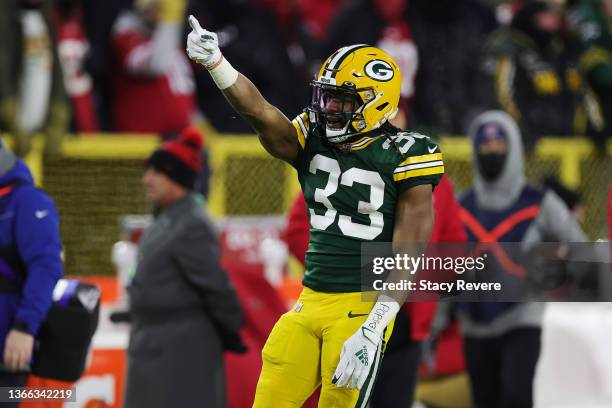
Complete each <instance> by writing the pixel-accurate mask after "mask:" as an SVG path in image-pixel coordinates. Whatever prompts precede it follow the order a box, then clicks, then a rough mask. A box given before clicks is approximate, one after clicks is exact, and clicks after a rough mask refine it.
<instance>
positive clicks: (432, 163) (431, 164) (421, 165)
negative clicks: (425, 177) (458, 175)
mask: <svg viewBox="0 0 612 408" xmlns="http://www.w3.org/2000/svg"><path fill="white" fill-rule="evenodd" d="M436 166H444V162H443V161H442V160H436V161H430V162H426V163H417V164H411V165H408V166H402V167H398V168H396V169H395V171H394V173H402V172H404V171H408V170H416V169H424V168H427V167H436Z"/></svg>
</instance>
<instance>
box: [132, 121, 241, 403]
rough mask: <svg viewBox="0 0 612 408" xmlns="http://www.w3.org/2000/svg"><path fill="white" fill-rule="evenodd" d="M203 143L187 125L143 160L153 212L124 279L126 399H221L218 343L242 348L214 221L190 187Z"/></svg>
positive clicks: (237, 313)
mask: <svg viewBox="0 0 612 408" xmlns="http://www.w3.org/2000/svg"><path fill="white" fill-rule="evenodd" d="M201 148H202V140H201V137H200V135H199V133H198V132H197V131H186V132H184V133H183V134H182V135H181V137H180V138H179V140H177V141H168V142H165V143H164V144H162V145H161V147H160V148H159V149H157V150H156V151H155V152H153V154H152V155H151V157H150V158H149V159H148V161H147V170H146V172H145V174H144V177H143V184H144V187H145V190H146V195H147V199H148V200H149V201H150V202H151V203H152V204H153V205H154V206H155V209H154V212H153V215H154V217H155V219H154V221H153V223H152V224H151V225H150V226H149V227H148V228H147V229H146V230H145V232H144V234H143V237H142V240H141V242H140V246H139V249H138V252H139V254H138V263H137V266H136V273H135V275H134V278H133V279H132V282H131V285H130V287H129V294H130V307H131V313H132V328H131V333H130V343H129V346H128V373H127V383H126V394H125V401H124V406H126V407H130V408H138V407H143V408H144V407H146V408H155V407H164V408H166V407H170V406H177V407H196V406H197V407H211V408H222V407H225V406H226V403H225V383H224V365H223V356H222V353H223V350H224V349H227V350H233V351H244V349H245V348H244V345H243V344H242V339H241V338H240V334H239V329H240V326H241V325H242V319H243V318H242V311H241V308H240V305H239V303H238V299H237V296H236V293H235V291H234V288H233V287H232V285H231V284H230V282H229V279H228V277H227V275H226V273H225V271H224V270H223V269H222V268H221V265H220V251H219V244H218V241H217V236H216V231H215V227H214V225H213V224H212V221H211V220H210V219H209V217H208V214H207V213H206V211H205V210H204V207H203V205H204V202H203V200H202V199H201V197H199V196H198V195H197V194H195V193H193V185H194V182H195V179H196V174H197V173H198V171H199V166H200V164H201V157H200V150H201Z"/></svg>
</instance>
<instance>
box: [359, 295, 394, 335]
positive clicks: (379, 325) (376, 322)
mask: <svg viewBox="0 0 612 408" xmlns="http://www.w3.org/2000/svg"><path fill="white" fill-rule="evenodd" d="M399 310H400V305H399V304H398V303H397V302H396V301H395V300H393V299H392V298H390V297H388V296H379V297H378V301H377V302H376V304H375V305H374V307H372V311H371V312H370V314H369V315H368V318H367V319H366V321H365V323H364V324H363V326H365V327H367V328H368V329H370V330H372V331H374V332H376V333H378V334H379V335H381V336H382V333H383V332H384V330H385V328H386V327H387V326H388V325H389V323H391V320H393V318H394V317H395V315H396V314H397V312H399Z"/></svg>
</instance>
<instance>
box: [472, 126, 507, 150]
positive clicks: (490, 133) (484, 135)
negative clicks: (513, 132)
mask: <svg viewBox="0 0 612 408" xmlns="http://www.w3.org/2000/svg"><path fill="white" fill-rule="evenodd" d="M494 139H504V140H508V136H507V135H506V131H505V130H504V129H503V127H502V126H500V125H499V124H497V123H495V122H487V123H483V124H482V125H481V126H480V127H479V128H478V130H477V131H476V136H475V137H474V146H480V144H481V143H484V142H488V141H489V140H494Z"/></svg>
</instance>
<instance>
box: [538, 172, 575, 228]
mask: <svg viewBox="0 0 612 408" xmlns="http://www.w3.org/2000/svg"><path fill="white" fill-rule="evenodd" d="M542 184H543V185H544V187H546V188H549V189H551V190H552V191H554V192H555V194H557V195H558V196H559V198H561V200H563V202H564V203H565V205H566V206H567V208H568V209H569V210H570V212H571V214H572V217H573V218H574V219H575V220H576V222H577V223H578V225H582V224H583V223H584V221H585V208H584V204H583V203H582V198H581V197H580V194H578V193H577V192H575V191H572V190H570V189H569V188H567V187H565V186H564V185H563V184H561V182H560V181H559V180H557V178H556V177H548V178H546V180H544V183H542Z"/></svg>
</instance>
